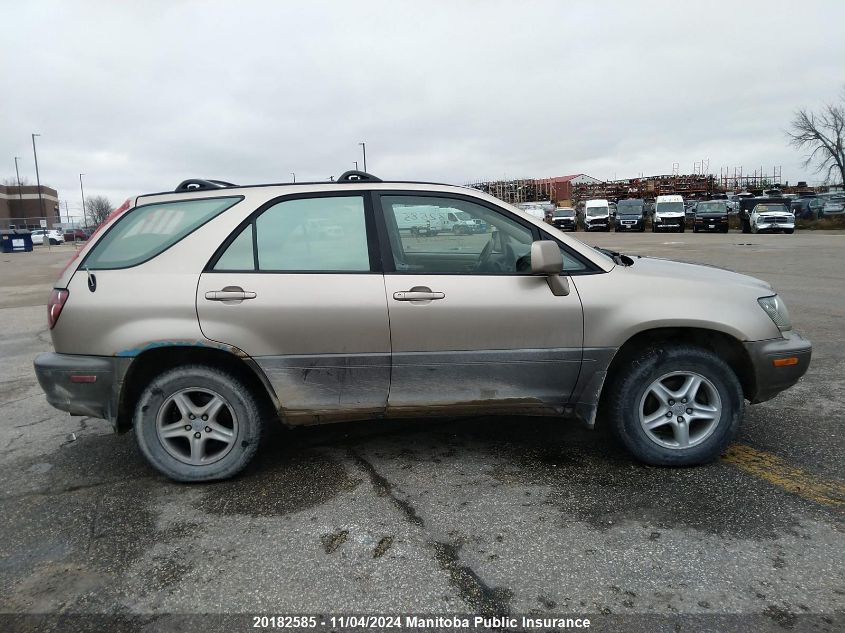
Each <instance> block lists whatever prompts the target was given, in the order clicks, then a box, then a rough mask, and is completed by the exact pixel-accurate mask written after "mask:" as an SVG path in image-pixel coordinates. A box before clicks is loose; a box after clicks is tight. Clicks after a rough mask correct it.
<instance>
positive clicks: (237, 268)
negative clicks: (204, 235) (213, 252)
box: [212, 195, 372, 273]
mask: <svg viewBox="0 0 845 633" xmlns="http://www.w3.org/2000/svg"><path fill="white" fill-rule="evenodd" d="M212 270H214V271H217V272H224V271H225V272H243V271H255V270H258V271H261V272H275V273H299V272H337V273H341V272H350V273H359V272H370V271H371V270H372V266H371V261H370V247H369V241H368V231H367V221H366V211H365V207H364V199H363V197H362V196H360V195H346V196H318V197H309V198H298V199H289V200H283V201H281V202H279V203H277V204H274V205H273V206H271V207H269V208H268V209H266V210H265V211H263V212H262V213H261V214H260V215H258V216H257V217H256V218H254V219H253V220H252V221H251V222H250V223H249V224H247V225H246V226H245V227H244V228H243V229H242V230H241V232H240V233H239V234H238V235H237V236H236V237H235V238H234V239H233V240H232V241H231V242H230V244H229V246H227V247H226V249H225V250H224V251H223V253H222V254H221V255H220V257H219V258H218V259H217V261H216V262H214V263H213V265H212Z"/></svg>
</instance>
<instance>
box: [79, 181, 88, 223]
mask: <svg viewBox="0 0 845 633" xmlns="http://www.w3.org/2000/svg"><path fill="white" fill-rule="evenodd" d="M84 175H85V174H79V193H81V194H82V222H84V223H85V224H87V221H86V220H85V189H83V188H82V177H83V176H84Z"/></svg>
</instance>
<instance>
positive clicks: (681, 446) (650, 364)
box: [608, 345, 743, 466]
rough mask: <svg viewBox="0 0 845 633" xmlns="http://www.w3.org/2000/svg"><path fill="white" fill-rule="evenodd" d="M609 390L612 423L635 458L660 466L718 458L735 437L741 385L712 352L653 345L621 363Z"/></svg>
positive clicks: (741, 403)
mask: <svg viewBox="0 0 845 633" xmlns="http://www.w3.org/2000/svg"><path fill="white" fill-rule="evenodd" d="M617 375H618V376H619V378H618V379H617V380H616V381H614V383H613V384H612V385H610V387H611V391H610V392H609V398H608V403H609V411H608V414H609V418H608V419H609V422H610V425H611V428H612V429H613V430H614V432H615V433H616V435H617V436H618V437H619V439H620V440H621V441H622V443H624V444H625V446H626V447H627V448H628V449H629V450H630V451H631V452H632V453H633V454H634V456H635V457H636V458H637V459H639V460H641V461H643V462H645V463H647V464H652V465H655V466H690V465H694V464H703V463H706V462H710V461H713V460H715V459H717V458H718V457H719V455H720V454H721V453H722V451H723V450H724V448H725V447H726V446H727V445H728V443H729V442H730V441H731V439H732V438H733V437H734V435H735V433H736V430H737V429H738V427H739V423H740V420H741V419H742V412H743V395H742V387H741V386H740V384H739V380H738V379H737V377H736V375H735V374H734V372H733V370H732V369H731V368H730V367H729V366H728V365H727V363H725V362H724V361H723V360H722V359H721V358H719V357H718V356H717V355H716V354H714V353H713V352H710V351H708V350H705V349H702V348H699V347H694V346H690V345H673V346H668V345H667V346H666V347H654V348H650V349H648V350H645V351H644V352H643V353H642V354H640V355H639V356H637V357H636V358H634V359H633V360H632V361H631V362H629V363H627V367H621V368H620V373H618V374H617Z"/></svg>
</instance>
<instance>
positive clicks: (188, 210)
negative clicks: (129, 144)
mask: <svg viewBox="0 0 845 633" xmlns="http://www.w3.org/2000/svg"><path fill="white" fill-rule="evenodd" d="M242 199H243V198H242V197H240V196H237V197H227V198H206V199H202V200H175V201H171V202H159V203H155V204H148V205H144V206H140V207H136V208H135V209H133V210H132V211H129V212H128V213H126V214H125V215H123V216H122V217H121V218H119V219H118V220H117V221H116V222H115V224H114V225H113V226H112V227H111V228H110V229H109V230H108V232H107V233H106V234H105V235H104V236H103V237H102V238H101V239H100V241H99V242H97V243H96V244H95V245H94V248H93V249H92V250H91V252H90V253H89V254H88V256H87V257H86V258H85V261H84V262H83V267H84V268H88V269H90V270H107V269H112V268H130V267H132V266H137V265H138V264H141V263H143V262H146V261H148V260H150V259H152V258H153V257H155V256H157V255H159V254H160V253H162V252H164V251H165V250H167V249H168V248H170V247H171V246H173V245H174V244H176V242H178V241H179V240H181V239H182V238H184V237H185V236H186V235H188V234H189V233H191V232H193V231H195V230H196V229H197V228H199V227H200V226H202V225H203V224H205V223H206V222H208V221H209V220H211V219H212V218H214V217H216V216H217V215H219V214H221V213H222V212H223V211H225V210H226V209H228V208H230V207H232V206H234V205H235V204H237V203H238V202H240V201H241V200H242Z"/></svg>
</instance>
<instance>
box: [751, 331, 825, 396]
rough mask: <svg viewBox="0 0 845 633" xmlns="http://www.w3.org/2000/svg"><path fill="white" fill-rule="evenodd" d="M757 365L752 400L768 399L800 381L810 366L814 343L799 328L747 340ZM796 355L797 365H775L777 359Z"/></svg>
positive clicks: (755, 366)
mask: <svg viewBox="0 0 845 633" xmlns="http://www.w3.org/2000/svg"><path fill="white" fill-rule="evenodd" d="M744 345H745V349H746V351H747V352H748V356H749V357H750V358H751V363H752V365H753V367H754V384H755V393H754V395H753V398H750V400H751V402H752V403H757V402H765V401H766V400H770V399H771V398H774V397H775V396H776V395H777V394H779V393H780V392H781V391H784V390H785V389H789V387H791V386H792V385H794V384H795V383H796V382H798V379H799V378H801V376H803V375H804V374H805V373H806V372H807V368H808V367H809V366H810V357H811V356H812V353H813V345H812V343H810V341H808V340H807V339H805V338H802V337H801V335H800V334H798V333H797V332H792V331H789V332H784V338H780V339H770V340H767V341H754V342H749V343H745V344H744ZM785 358H795V359H797V362H796V363H795V364H794V365H785V366H782V367H776V366H775V364H774V361H775V360H777V359H785Z"/></svg>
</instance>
